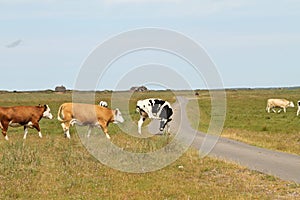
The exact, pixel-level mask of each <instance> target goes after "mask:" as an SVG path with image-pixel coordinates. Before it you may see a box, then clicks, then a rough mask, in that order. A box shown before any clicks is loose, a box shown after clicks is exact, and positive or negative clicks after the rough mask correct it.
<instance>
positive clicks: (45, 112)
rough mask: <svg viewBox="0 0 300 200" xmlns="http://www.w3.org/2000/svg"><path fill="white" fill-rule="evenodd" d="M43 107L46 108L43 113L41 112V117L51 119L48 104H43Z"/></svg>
mask: <svg viewBox="0 0 300 200" xmlns="http://www.w3.org/2000/svg"><path fill="white" fill-rule="evenodd" d="M45 108H46V110H45V111H44V113H43V117H44V118H47V119H52V118H53V116H52V114H51V112H50V108H49V106H48V105H45Z"/></svg>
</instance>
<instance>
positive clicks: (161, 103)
mask: <svg viewBox="0 0 300 200" xmlns="http://www.w3.org/2000/svg"><path fill="white" fill-rule="evenodd" d="M165 102H166V101H164V100H160V99H155V100H154V104H160V105H163V104H164V103H165Z"/></svg>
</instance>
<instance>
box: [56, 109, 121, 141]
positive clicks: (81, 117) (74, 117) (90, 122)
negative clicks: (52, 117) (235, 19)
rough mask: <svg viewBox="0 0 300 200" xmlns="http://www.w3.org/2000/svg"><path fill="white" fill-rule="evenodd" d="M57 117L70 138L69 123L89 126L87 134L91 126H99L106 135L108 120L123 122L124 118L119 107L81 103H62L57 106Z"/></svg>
mask: <svg viewBox="0 0 300 200" xmlns="http://www.w3.org/2000/svg"><path fill="white" fill-rule="evenodd" d="M57 119H58V120H59V121H61V122H62V123H61V126H62V128H63V130H64V134H65V136H66V137H67V138H69V139H70V132H69V129H70V125H72V126H73V125H74V124H77V125H79V126H89V129H88V134H87V136H88V137H89V136H90V133H91V130H92V128H93V127H101V128H102V130H103V132H104V133H105V135H106V137H107V138H108V139H110V136H109V135H108V130H107V126H108V124H109V123H110V122H113V123H118V122H120V123H123V122H124V119H123V117H122V113H121V112H120V111H119V109H115V110H111V109H109V108H105V107H102V106H99V105H92V104H82V103H64V104H62V105H61V106H60V107H59V110H58V114H57Z"/></svg>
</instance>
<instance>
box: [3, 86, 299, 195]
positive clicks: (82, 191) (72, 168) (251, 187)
mask: <svg viewBox="0 0 300 200" xmlns="http://www.w3.org/2000/svg"><path fill="white" fill-rule="evenodd" d="M183 94H185V93H184V92H183ZM124 95H125V94H124ZM153 96H158V97H161V98H165V99H168V100H169V101H171V102H174V101H175V99H174V94H172V93H171V92H153V93H152V92H146V93H139V94H137V93H135V94H133V95H132V96H131V99H130V103H129V107H130V108H131V110H130V113H128V114H126V115H125V116H124V117H126V118H129V117H131V118H132V119H134V120H136V119H138V118H139V117H138V114H137V113H135V112H134V110H135V105H134V104H135V101H136V100H137V99H141V98H148V97H153ZM295 96H296V95H295ZM110 98H111V93H110V92H101V93H97V94H96V101H99V100H107V101H109V100H110ZM199 98H200V99H199V101H201V102H206V103H207V104H204V103H202V104H201V116H203V118H201V119H204V120H209V117H208V116H209V110H206V109H207V108H208V107H209V103H208V101H207V96H206V97H204V96H200V97H199ZM71 100H72V94H71V93H66V94H56V93H51V92H42V93H1V94H0V105H1V106H4V105H5V106H9V105H36V104H39V103H40V104H46V103H47V104H49V106H50V108H51V110H52V113H53V114H54V117H55V118H56V114H57V109H58V107H59V105H60V104H61V103H63V102H68V101H71ZM233 100H234V98H233ZM118 101H120V102H122V101H124V99H122V98H121V97H120V98H119V99H118ZM230 101H231V100H230ZM237 102H238V101H237ZM240 105H241V104H240ZM263 110H264V108H263ZM235 112H236V111H235ZM289 114H292V113H291V112H290V111H289V113H288V114H287V115H289ZM231 115H234V114H231ZM205 116H206V118H204V117H205ZM272 116H275V117H279V118H280V116H276V115H272ZM290 117H291V116H290ZM229 125H230V123H229V122H226V126H229ZM233 125H234V124H233ZM40 126H41V129H42V134H43V138H42V139H40V138H39V137H38V134H37V132H36V130H29V133H28V136H27V139H26V140H23V139H22V138H23V128H9V130H8V136H9V138H10V140H9V141H5V140H4V138H3V136H2V139H0V199H297V198H300V186H299V185H298V184H295V183H293V182H287V181H282V180H279V179H277V178H276V177H273V176H269V175H264V174H261V173H257V172H255V171H250V170H248V169H245V168H243V167H240V166H238V165H236V164H232V163H229V162H224V161H222V160H216V159H214V158H209V157H206V158H204V159H201V158H200V157H199V155H198V153H197V152H196V151H195V150H193V149H191V150H188V151H187V152H186V153H185V154H184V155H182V156H181V157H180V158H179V159H178V160H176V161H175V162H173V163H172V164H171V165H169V166H167V167H165V168H163V169H160V170H158V171H155V172H148V173H140V174H133V173H125V172H120V171H118V170H115V169H112V168H110V167H108V166H106V165H103V164H102V163H100V162H99V161H98V160H97V159H95V158H94V157H93V156H92V155H91V154H90V153H89V152H88V151H87V149H86V148H85V147H84V146H83V145H82V142H81V140H80V139H79V135H78V134H76V130H77V129H75V128H74V127H72V128H71V140H68V139H66V138H64V137H63V131H62V128H61V126H60V124H59V122H58V121H57V120H56V119H53V120H47V119H42V120H41V122H40ZM200 127H201V125H200ZM206 127H207V126H206ZM278 127H280V126H278ZM249 128H251V127H249ZM82 129H83V130H84V127H83V128H82ZM203 129H205V126H203ZM230 129H231V130H238V129H236V128H232V127H231V128H230ZM78 130H80V129H78ZM226 130H227V128H226ZM241 130H242V129H241ZM246 130H247V129H246ZM248 131H249V134H251V133H253V132H252V130H248ZM109 132H110V135H111V141H112V142H113V143H114V144H115V145H117V146H119V147H120V148H123V149H124V150H126V151H129V152H151V151H155V150H157V149H161V148H162V147H163V146H165V145H166V144H168V143H169V142H170V140H171V139H172V138H170V137H168V136H153V137H150V138H135V137H132V136H129V135H127V134H126V133H123V132H122V131H121V129H120V128H118V126H116V125H114V124H111V125H109ZM263 132H264V133H267V131H263ZM270 133H272V132H270ZM272 134H275V133H272ZM272 134H270V135H271V136H272ZM91 137H92V138H97V139H99V140H102V141H105V140H107V139H106V137H105V136H104V134H103V133H102V132H101V131H94V132H93V133H92V136H91ZM0 138H1V137H0ZM98 148H99V149H101V148H104V147H102V146H99V147H98ZM128 162H129V161H128Z"/></svg>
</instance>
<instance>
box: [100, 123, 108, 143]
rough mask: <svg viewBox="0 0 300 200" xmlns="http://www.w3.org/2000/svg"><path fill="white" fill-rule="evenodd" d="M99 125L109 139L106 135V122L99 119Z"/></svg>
mask: <svg viewBox="0 0 300 200" xmlns="http://www.w3.org/2000/svg"><path fill="white" fill-rule="evenodd" d="M99 125H100V127H101V129H102V131H103V132H104V133H105V136H106V137H107V139H110V136H109V135H108V129H107V126H108V124H107V122H105V121H102V120H100V121H99Z"/></svg>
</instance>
